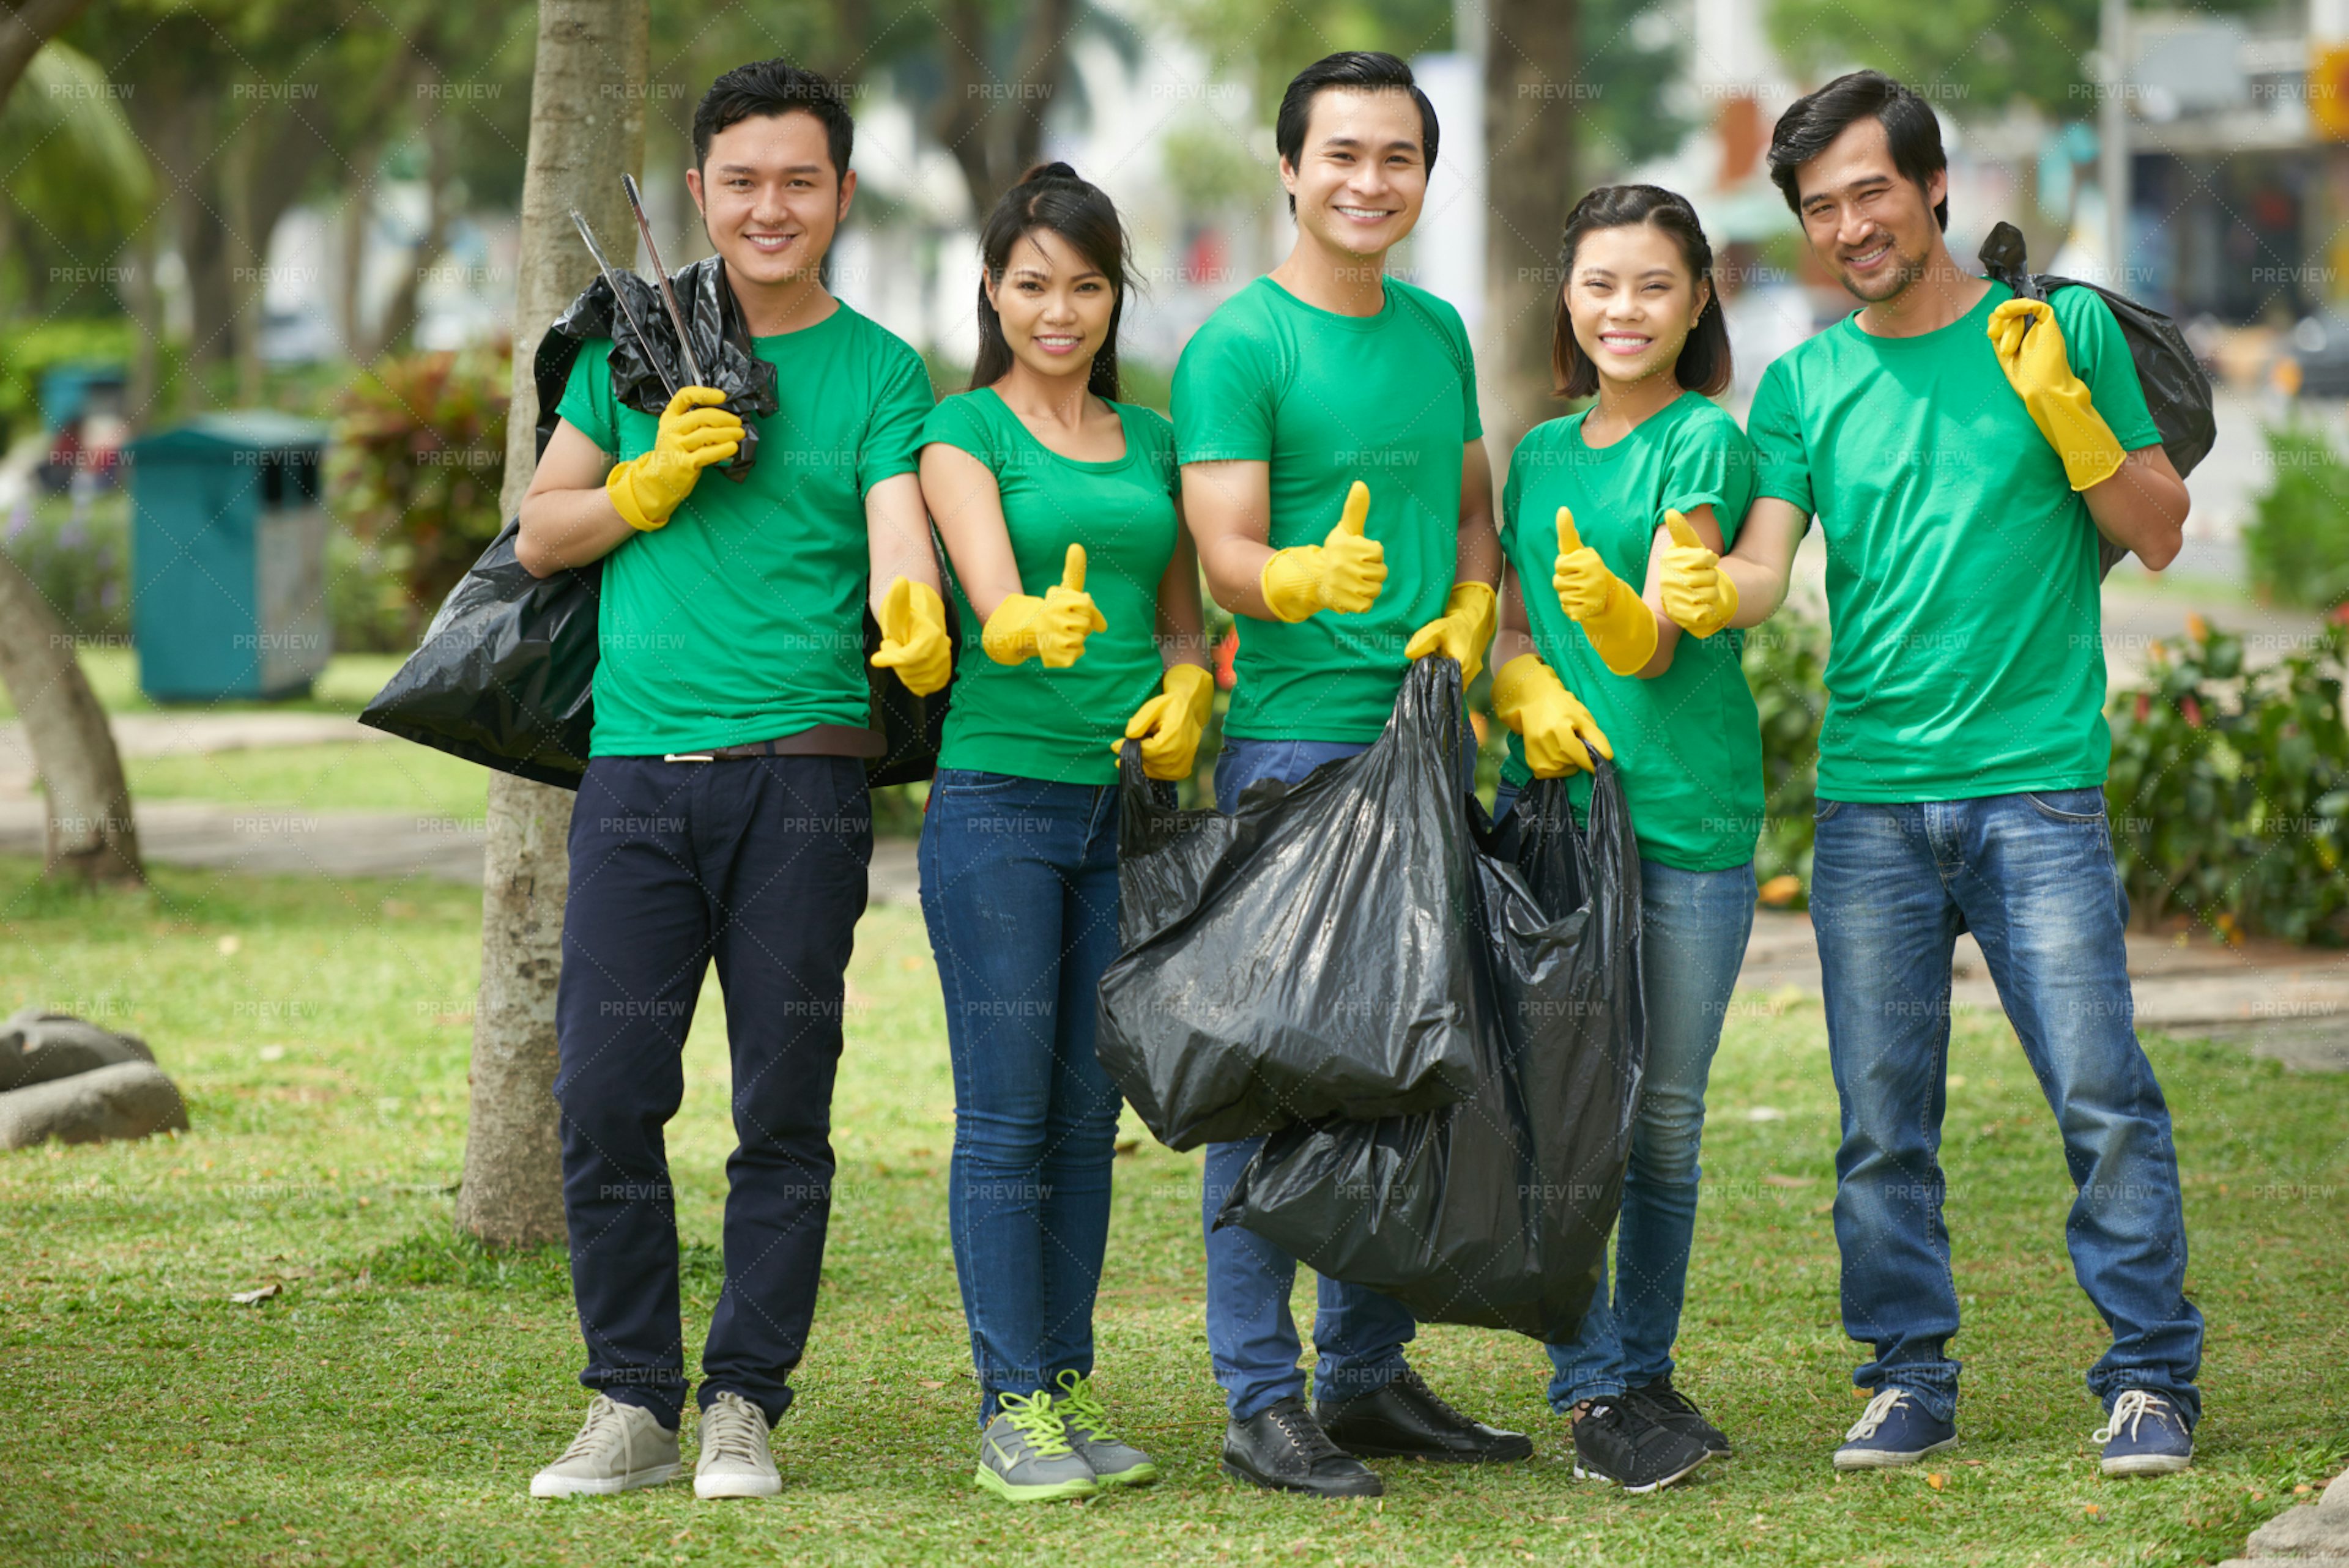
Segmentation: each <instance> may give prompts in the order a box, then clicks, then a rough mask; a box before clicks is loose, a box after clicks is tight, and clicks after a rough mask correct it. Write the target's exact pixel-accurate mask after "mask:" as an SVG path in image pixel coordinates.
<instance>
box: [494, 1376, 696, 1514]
mask: <svg viewBox="0 0 2349 1568" xmlns="http://www.w3.org/2000/svg"><path fill="white" fill-rule="evenodd" d="M684 1468H685V1467H684V1465H683V1464H681V1463H680V1462H678V1451H677V1434H676V1433H675V1432H673V1431H671V1430H669V1429H667V1427H664V1426H662V1425H661V1424H660V1418H659V1417H657V1416H656V1415H654V1414H653V1413H652V1412H651V1411H650V1410H647V1409H646V1408H644V1407H643V1406H641V1405H623V1404H620V1403H619V1402H618V1401H616V1400H615V1399H612V1398H607V1397H605V1395H602V1394H598V1395H596V1396H595V1398H594V1399H593V1400H592V1401H590V1403H589V1404H588V1406H587V1424H586V1425H585V1426H583V1427H581V1428H580V1429H579V1435H578V1436H577V1437H575V1438H574V1439H571V1446H570V1447H569V1448H567V1449H564V1450H563V1457H562V1458H561V1459H558V1460H555V1461H554V1463H553V1464H551V1465H549V1466H547V1467H546V1468H545V1469H544V1470H541V1471H539V1472H538V1473H537V1474H536V1475H534V1476H533V1477H531V1478H530V1495H531V1496H533V1497H575V1496H579V1495H582V1494H590V1495H600V1494H603V1493H605V1492H615V1491H635V1490H636V1488H637V1487H640V1486H659V1485H660V1484H661V1483H662V1482H664V1481H672V1480H676V1479H677V1478H678V1472H679V1471H681V1470H684Z"/></svg>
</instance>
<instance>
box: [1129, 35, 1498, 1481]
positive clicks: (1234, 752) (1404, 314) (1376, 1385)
mask: <svg viewBox="0 0 2349 1568" xmlns="http://www.w3.org/2000/svg"><path fill="white" fill-rule="evenodd" d="M1436 138H1437V128H1436V121H1435V115H1434V111H1433V108H1432V107H1431V106H1430V105H1429V103H1428V100H1427V98H1426V97H1425V95H1424V94H1423V93H1422V92H1421V91H1420V90H1419V88H1417V87H1416V86H1415V85H1413V80H1412V76H1411V70H1410V67H1408V66H1406V65H1404V64H1403V62H1402V61H1401V60H1399V59H1396V58H1395V57H1392V56H1390V55H1381V54H1368V53H1350V54H1340V55H1332V56H1330V57H1328V58H1326V59H1323V60H1320V61H1319V62H1317V63H1316V64H1314V65H1312V66H1309V67H1307V68H1306V69H1305V70H1304V71H1302V72H1301V73H1299V76H1298V77H1297V78H1296V79H1295V80H1294V81H1292V82H1291V83H1290V84H1289V86H1288V92H1287V94H1286V96H1285V97H1284V98H1283V99H1282V102H1281V106H1280V111H1279V115H1278V122H1277V125H1276V140H1277V142H1278V148H1279V152H1280V164H1281V180H1282V183H1283V184H1284V185H1285V186H1286V187H1287V188H1288V193H1289V198H1290V203H1291V207H1292V210H1293V211H1295V213H1296V217H1297V228H1298V237H1297V242H1296V245H1295V248H1294V249H1293V250H1292V251H1291V252H1290V253H1289V256H1288V259H1287V260H1286V261H1284V262H1283V263H1281V264H1280V265H1279V266H1278V267H1277V268H1275V269H1274V270H1273V272H1272V273H1270V274H1268V276H1266V277H1263V278H1259V279H1258V280H1257V282H1256V283H1255V284H1251V285H1250V286H1249V287H1247V288H1245V289H1243V290H1241V291H1240V292H1239V294H1236V295H1235V296H1234V297H1233V298H1232V299H1231V300H1229V301H1227V302H1226V304H1224V306H1223V307H1222V308H1221V309H1219V310H1218V311H1217V312H1216V314H1215V315H1213V316H1211V317H1210V318H1209V319H1208V320H1207V322H1206V324H1205V325H1203V326H1201V328H1200V329H1199V331H1198V332H1197V334H1196V335H1194V336H1193V338H1192V339H1191V341H1190V343H1189V345H1188V346H1186V347H1185V350H1184V352H1183V356H1182V359H1181V361H1180V362H1179V364H1178V365H1177V366H1176V368H1175V373H1174V426H1175V441H1176V448H1177V451H1178V453H1179V455H1180V457H1181V459H1182V462H1183V501H1184V508H1185V516H1186V518H1187V520H1188V521H1189V525H1190V527H1191V530H1192V531H1193V533H1194V535H1195V537H1196V539H1197V540H1198V543H1199V553H1200V560H1201V563H1202V565H1203V566H1204V567H1205V569H1206V575H1207V581H1208V584H1209V586H1210V587H1211V588H1212V589H1213V591H1214V593H1215V594H1216V598H1217V600H1218V601H1219V602H1221V603H1223V604H1224V605H1225V606H1226V607H1227V608H1229V609H1230V610H1232V611H1233V612H1234V613H1235V614H1237V616H1238V617H1239V650H1238V654H1237V659H1236V662H1235V670H1236V674H1237V690H1236V693H1235V696H1234V698H1233V704H1232V708H1231V713H1230V716H1229V717H1228V718H1227V720H1226V728H1225V740H1224V749H1223V752H1222V755H1221V757H1220V758H1219V760H1218V762H1217V765H1216V803H1217V805H1218V806H1219V807H1220V808H1221V809H1222V810H1226V811H1230V810H1234V809H1235V808H1236V807H1237V803H1238V799H1239V796H1240V794H1241V792H1242V791H1243V790H1244V789H1246V788H1247V786H1248V785H1249V784H1251V783H1253V782H1255V781H1257V780H1258V779H1278V780H1281V781H1284V782H1288V783H1294V782H1296V781H1297V780H1299V779H1303V778H1304V777H1305V776H1306V775H1307V774H1309V773H1310V772H1311V771H1312V770H1313V769H1315V768H1317V767H1319V766H1320V765H1321V764H1323V763H1325V762H1330V761H1332V760H1335V759H1337V758H1346V757H1351V756H1354V755H1356V754H1358V753H1360V752H1361V751H1363V750H1364V749H1366V748H1368V747H1369V746H1370V745H1371V743H1372V742H1373V741H1375V740H1376V739H1377V738H1378V737H1379V735H1380V732H1381V730H1382V729H1383V728H1384V727H1385V726H1386V723H1387V719H1388V717H1389V715H1390V714H1391V713H1392V710H1393V708H1394V704H1395V697H1396V693H1397V691H1398V689H1399V687H1400V686H1401V685H1402V677H1403V675H1404V672H1405V671H1406V669H1407V668H1408V667H1409V665H1410V664H1411V662H1412V661H1413V659H1416V658H1421V657H1424V656H1427V655H1433V654H1442V655H1448V656H1450V657H1452V658H1454V659H1456V660H1458V661H1459V663H1460V665H1461V666H1462V671H1463V676H1464V679H1467V680H1474V679H1475V675H1476V671H1477V668H1478V666H1479V665H1480V663H1481V661H1482V660H1483V657H1484V655H1485V648H1486V646H1487V645H1488V644H1489V643H1490V642H1491V639H1492V634H1493V624H1494V592H1493V586H1492V584H1493V583H1494V581H1495V579H1496V578H1497V577H1498V576H1499V573H1500V565H1501V555H1500V541H1499V535H1498V533H1497V531H1496V530H1495V525H1494V521H1493V495H1492V470H1491V468H1490V467H1489V465H1488V464H1487V462H1486V459H1485V452H1484V449H1483V446H1482V443H1481V440H1480V436H1481V433H1482V428H1481V426H1480V424H1479V421H1478V418H1477V411H1476V385H1475V366H1474V365H1473V363H1472V361H1471V357H1470V352H1469V346H1468V340H1467V335H1466V333H1465V332H1464V329H1463V327H1462V325H1461V322H1460V317H1459V315H1458V313H1457V312H1456V311H1454V309H1453V308H1452V307H1451V306H1450V305H1448V304H1444V302H1443V301H1441V300H1439V299H1437V298H1435V297H1434V296H1433V295H1432V294H1426V293H1424V292H1423V291H1422V290H1420V289H1417V288H1414V287H1413V286H1411V285H1409V284H1403V283H1401V282H1399V281H1397V280H1395V279H1393V278H1391V277H1387V276H1386V275H1385V260H1386V256H1387V253H1388V252H1389V250H1390V249H1391V248H1392V246H1393V245H1395V244H1396V243H1397V242H1400V241H1401V240H1402V238H1403V237H1404V236H1405V235H1406V234H1408V233H1409V232H1411V230H1412V227H1413V224H1414V223H1415V222H1417V221H1418V218H1419V213H1420V208H1421V204H1422V202H1423V200H1424V198H1425V195H1426V190H1427V174H1428V170H1429V169H1430V168H1431V167H1432V166H1433V163H1434V161H1435V152H1436ZM1363 481H1367V482H1366V483H1365V482H1363ZM1261 1142H1262V1140H1261V1139H1247V1140H1235V1141H1230V1142H1214V1143H1210V1144H1208V1146H1207V1160H1206V1183H1205V1187H1206V1191H1205V1203H1204V1206H1205V1217H1206V1223H1207V1226H1208V1227H1209V1228H1208V1230H1207V1235H1206V1249H1207V1340H1208V1346H1209V1349H1210V1352H1211V1353H1212V1355H1213V1357H1214V1361H1215V1369H1216V1380H1217V1381H1218V1382H1219V1383H1221V1384H1222V1385H1223V1387H1224V1391H1225V1397H1226V1402H1227V1404H1228V1406H1229V1409H1230V1424H1229V1426H1228V1427H1227V1429H1226V1434H1225V1439H1224V1453H1223V1458H1224V1468H1225V1469H1226V1470H1227V1471H1229V1472H1230V1473H1232V1474H1233V1475H1235V1476H1237V1477H1238V1478H1239V1479H1241V1480H1247V1481H1250V1482H1252V1483H1254V1484H1256V1485H1258V1486H1263V1487H1268V1488H1274V1489H1278V1490H1282V1491H1300V1492H1308V1493H1312V1494H1317V1495H1321V1496H1335V1497H1363V1496H1375V1495H1377V1494H1378V1492H1379V1491H1380V1490H1381V1483H1380V1481H1379V1478H1378V1476H1377V1475H1376V1474H1375V1473H1373V1472H1372V1471H1371V1470H1370V1469H1369V1467H1367V1466H1366V1465H1364V1464H1362V1463H1361V1458H1362V1457H1363V1456H1373V1457H1375V1456H1398V1457H1410V1458H1417V1459H1424V1460H1449V1461H1454V1462H1477V1461H1494V1460H1521V1459H1525V1458H1527V1457H1529V1456H1530V1455H1531V1454H1532V1452H1533V1445H1532V1443H1531V1442H1530V1441H1529V1440H1528V1439H1526V1438H1525V1437H1524V1436H1523V1435H1521V1434H1519V1433H1516V1432H1505V1431H1499V1430H1496V1429H1494V1428H1492V1427H1489V1426H1485V1425H1483V1424H1481V1423H1479V1422H1476V1421H1475V1420H1472V1419H1470V1418H1467V1417H1466V1416H1464V1415H1462V1414H1461V1413H1460V1412H1459V1411H1457V1410H1454V1408H1452V1407H1450V1406H1449V1405H1447V1404H1445V1403H1444V1400H1443V1399H1442V1398H1438V1397H1437V1396H1436V1395H1435V1393H1434V1392H1433V1390H1431V1389H1430V1388H1429V1387H1427V1385H1426V1384H1425V1383H1423V1382H1422V1381H1421V1380H1420V1377H1419V1375H1418V1374H1417V1373H1416V1372H1414V1371H1413V1370H1412V1369H1411V1367H1410V1366H1409V1365H1408V1364H1407V1363H1406V1362H1405V1360H1404V1358H1403V1352H1402V1346H1403V1345H1404V1343H1405V1342H1407V1341H1408V1340H1409V1339H1410V1338H1411V1337H1412V1334H1413V1318H1412V1315H1411V1313H1410V1312H1409V1310H1408V1309H1406V1308H1405V1307H1403V1306H1402V1305H1401V1304H1400V1303H1398V1302H1395V1301H1393V1300H1392V1299H1391V1298H1389V1297H1387V1296H1384V1295H1380V1294H1378V1293H1377V1292H1375V1291H1371V1290H1368V1289H1365V1288H1362V1287H1360V1286H1354V1285H1348V1284H1341V1283H1340V1282H1338V1281H1336V1280H1332V1279H1329V1278H1326V1277H1325V1278H1323V1279H1322V1280H1321V1282H1320V1287H1319V1290H1320V1313H1319V1318H1318V1319H1317V1321H1316V1323H1315V1326H1314V1343H1315V1346H1316V1348H1317V1350H1318V1351H1319V1365H1318V1367H1317V1368H1316V1372H1315V1378H1314V1383H1315V1387H1314V1402H1313V1404H1312V1406H1311V1407H1310V1408H1309V1407H1308V1406H1307V1404H1306V1402H1305V1399H1304V1387H1305V1379H1304V1376H1303V1373H1302V1372H1301V1370H1300V1369H1299V1366H1298V1357H1299V1350H1300V1346H1299V1339H1298V1334H1297V1326H1296V1324H1295V1323H1294V1322H1293V1321H1292V1319H1291V1316H1290V1314H1289V1307H1288V1296H1289V1291H1290V1288H1291V1284H1292V1282H1293V1281H1294V1279H1295V1277H1296V1272H1297V1260H1296V1259H1295V1258H1294V1257H1293V1256H1291V1255H1289V1254H1288V1253H1284V1252H1282V1251H1281V1250H1280V1249H1278V1248H1277V1247H1275V1246H1273V1245H1272V1244H1271V1243H1268V1242H1267V1241H1265V1240H1263V1239H1262V1238H1261V1237H1258V1236H1257V1235H1255V1234H1254V1233H1250V1232H1249V1231H1247V1230H1246V1229H1244V1228H1242V1227H1239V1226H1237V1225H1227V1226H1225V1227H1224V1228H1223V1229H1221V1230H1217V1229H1215V1228H1214V1225H1215V1219H1216V1213H1217V1212H1218V1211H1219V1210H1220V1209H1221V1207H1222V1205H1223V1202H1224V1199H1225V1197H1226V1194H1227V1193H1228V1191H1230V1189H1231V1187H1232V1185H1233V1183H1234V1182H1235V1181H1237V1178H1238V1176H1239V1173H1240V1171H1242V1170H1243V1169H1244V1168H1245V1167H1246V1166H1247V1163H1248V1161H1249V1160H1250V1159H1251V1158H1252V1156H1253V1155H1254V1153H1255V1152H1256V1150H1257V1147H1258V1146H1259V1145H1260V1144H1261Z"/></svg>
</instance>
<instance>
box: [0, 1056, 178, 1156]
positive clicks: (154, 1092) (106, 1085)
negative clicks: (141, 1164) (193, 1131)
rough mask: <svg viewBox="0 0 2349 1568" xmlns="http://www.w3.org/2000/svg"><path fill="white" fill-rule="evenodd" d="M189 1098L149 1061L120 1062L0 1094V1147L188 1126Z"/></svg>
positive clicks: (136, 1134)
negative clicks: (186, 1098)
mask: <svg viewBox="0 0 2349 1568" xmlns="http://www.w3.org/2000/svg"><path fill="white" fill-rule="evenodd" d="M187 1125H188V1107H187V1102H186V1101H184V1100H182V1099H181V1098H180V1089H179V1086H178V1085H177V1084H174V1083H173V1082H172V1081H171V1079H170V1078H166V1077H165V1076H164V1075H163V1069H162V1068H159V1067H157V1066H156V1065H155V1064H154V1063H153V1062H146V1061H132V1062H118V1063H116V1064H114V1065H113V1066H111V1067H103V1068H96V1069H94V1070H92V1071H90V1072H86V1073H76V1074H75V1075H74V1076H73V1077H71V1078H57V1079H56V1080H54V1081H53V1082H49V1083H40V1084H35V1085H33V1086H32V1087H31V1088H12V1089H9V1090H8V1091H7V1092H5V1094H0V1149H28V1148H30V1147H31V1146H33V1145H34V1144H36V1143H44V1142H47V1140H50V1139H52V1138H54V1139H56V1140H57V1141H58V1142H60V1143H95V1142H97V1141H98V1140H100V1139H103V1138H145V1137H147V1136H148V1135H150V1133H156V1132H160V1131H162V1130H165V1129H166V1128H175V1129H178V1130H181V1131H184V1130H186V1129H187Z"/></svg>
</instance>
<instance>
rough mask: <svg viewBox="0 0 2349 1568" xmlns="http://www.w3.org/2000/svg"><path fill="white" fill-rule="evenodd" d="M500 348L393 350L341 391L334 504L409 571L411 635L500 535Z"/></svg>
mask: <svg viewBox="0 0 2349 1568" xmlns="http://www.w3.org/2000/svg"><path fill="white" fill-rule="evenodd" d="M511 373H512V361H511V359H510V358H509V356H507V355H506V354H505V353H504V352H502V351H500V352H494V353H492V352H481V351H468V352H465V353H461V354H450V353H433V354H411V355H408V356H403V357H400V358H397V359H390V360H387V361H385V362H384V363H382V364H380V365H378V366H376V367H375V368H374V369H373V371H372V372H370V373H369V375H368V376H367V377H366V378H365V379H363V380H361V381H360V382H359V383H358V384H357V386H355V387H352V389H351V390H350V392H349V393H347V395H346V396H345V397H344V399H343V403H342V418H341V420H340V422H339V423H338V424H337V425H336V430H335V443H334V449H333V451H332V452H331V454H330V455H329V458H328V461H327V470H328V475H329V483H330V487H331V494H332V496H333V498H334V499H333V511H334V513H335V515H336V517H337V518H338V519H339V520H340V521H341V522H342V524H343V526H344V527H345V528H347V529H348V530H349V531H350V532H351V534H352V536H353V537H354V538H356V539H357V541H358V542H360V543H361V544H363V545H368V546H372V547H374V548H375V549H376V550H377V551H378V561H380V562H388V563H393V564H395V565H396V568H397V570H398V572H399V573H400V574H401V579H402V587H403V590H404V593H405V597H406V600H407V603H406V608H405V611H404V614H405V617H406V621H407V626H406V630H405V632H404V634H403V635H402V637H401V639H400V641H399V643H398V645H400V646H410V645H413V644H414V642H415V639H416V636H417V634H419V633H420V632H421V631H422V630H423V627H424V624H425V623H426V622H427V621H429V619H430V618H431V615H432V612H433V611H435V610H436V609H438V608H440V602H441V601H442V600H443V599H445V598H447V597H448V596H449V590H450V589H451V588H453V587H455V586H456V585H457V580H458V579H459V578H460V577H462V576H464V574H465V573H466V571H467V570H468V569H469V568H470V567H471V565H472V564H473V562H475V561H476V560H477V559H479V558H480V556H481V552H482V551H483V550H484V549H486V548H488V546H489V542H490V541H491V540H492V539H494V538H496V537H497V532H498V529H499V527H500V526H501V524H502V521H503V520H502V518H501V517H500V516H499V515H498V490H499V487H500V486H502V484H503V483H504V482H505V466H506V400H507V397H508V396H509V387H510V381H509V377H510V376H511Z"/></svg>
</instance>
